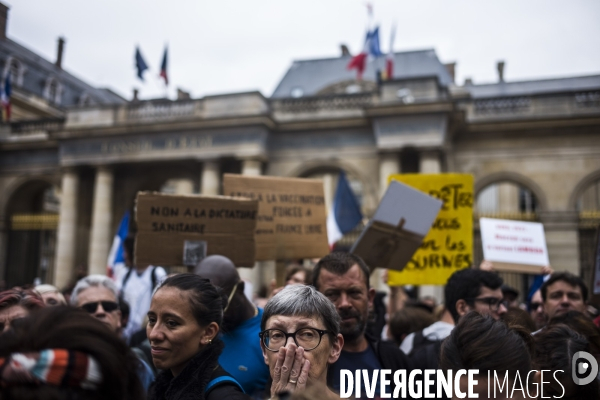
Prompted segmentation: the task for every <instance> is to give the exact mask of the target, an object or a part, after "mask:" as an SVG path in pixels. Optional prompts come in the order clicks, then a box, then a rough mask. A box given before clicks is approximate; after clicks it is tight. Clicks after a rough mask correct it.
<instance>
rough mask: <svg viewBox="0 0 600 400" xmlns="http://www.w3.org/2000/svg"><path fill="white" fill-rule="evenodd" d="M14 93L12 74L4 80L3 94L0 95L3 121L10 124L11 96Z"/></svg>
mask: <svg viewBox="0 0 600 400" xmlns="http://www.w3.org/2000/svg"><path fill="white" fill-rule="evenodd" d="M11 93H12V84H11V82H10V72H9V73H8V74H7V75H6V79H4V84H3V85H2V92H1V93H0V104H1V105H2V121H4V122H9V121H10V108H11V105H10V95H11Z"/></svg>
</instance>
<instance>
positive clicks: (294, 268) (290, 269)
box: [285, 264, 312, 285]
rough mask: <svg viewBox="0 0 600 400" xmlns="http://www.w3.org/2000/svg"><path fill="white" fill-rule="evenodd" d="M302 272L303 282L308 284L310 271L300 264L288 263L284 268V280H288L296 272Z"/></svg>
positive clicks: (310, 280)
mask: <svg viewBox="0 0 600 400" xmlns="http://www.w3.org/2000/svg"><path fill="white" fill-rule="evenodd" d="M300 271H302V272H304V284H305V285H310V284H311V283H312V271H311V270H310V269H308V268H306V267H305V266H303V265H300V264H290V265H288V266H287V267H286V269H285V281H286V282H287V281H289V280H290V279H291V278H292V276H294V275H296V273H298V272H300Z"/></svg>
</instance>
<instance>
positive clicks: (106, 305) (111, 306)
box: [81, 301, 119, 314]
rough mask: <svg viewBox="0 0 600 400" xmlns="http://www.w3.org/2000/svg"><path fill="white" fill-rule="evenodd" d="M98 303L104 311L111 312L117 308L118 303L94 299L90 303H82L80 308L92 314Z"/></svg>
mask: <svg viewBox="0 0 600 400" xmlns="http://www.w3.org/2000/svg"><path fill="white" fill-rule="evenodd" d="M98 304H101V305H102V309H103V310H104V311H106V312H112V311H115V310H116V309H117V308H119V305H118V304H117V303H115V302H114V301H94V302H92V303H85V304H83V305H82V306H81V308H83V309H84V310H85V311H87V312H89V313H90V314H93V313H95V312H96V310H97V309H98Z"/></svg>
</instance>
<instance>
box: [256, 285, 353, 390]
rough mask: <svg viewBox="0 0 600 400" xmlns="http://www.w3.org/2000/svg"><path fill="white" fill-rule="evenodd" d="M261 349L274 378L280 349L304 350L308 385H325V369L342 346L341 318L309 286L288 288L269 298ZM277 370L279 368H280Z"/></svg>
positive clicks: (263, 319)
mask: <svg viewBox="0 0 600 400" xmlns="http://www.w3.org/2000/svg"><path fill="white" fill-rule="evenodd" d="M260 327H261V331H262V332H261V334H260V335H261V347H262V350H263V356H264V358H265V363H267V365H268V366H269V369H270V371H271V377H273V376H274V373H275V372H276V369H277V367H278V365H277V359H278V356H279V354H280V351H281V350H280V349H281V348H285V349H286V350H287V349H289V350H290V351H296V350H297V349H298V348H299V347H301V348H302V349H304V350H303V357H304V358H306V359H307V360H309V361H310V369H309V371H308V383H309V384H312V383H315V382H321V383H325V382H326V377H327V366H328V365H329V364H332V363H334V362H336V361H337V359H338V357H339V355H340V352H341V349H342V347H343V345H344V338H343V337H342V335H341V334H340V317H339V315H338V313H337V311H336V309H335V307H334V306H333V304H332V303H331V302H330V301H329V300H328V299H327V298H326V297H325V296H324V295H323V294H321V293H319V292H318V291H317V290H316V289H315V288H314V287H312V286H304V285H291V286H287V287H285V288H284V289H283V290H282V291H281V292H279V293H277V294H276V295H275V296H273V298H271V299H270V300H269V301H268V302H267V304H266V306H265V310H264V313H263V316H262V321H261V325H260ZM279 367H280V366H279Z"/></svg>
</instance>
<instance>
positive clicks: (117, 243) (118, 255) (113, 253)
mask: <svg viewBox="0 0 600 400" xmlns="http://www.w3.org/2000/svg"><path fill="white" fill-rule="evenodd" d="M128 234H129V211H126V212H125V215H123V218H121V223H120V224H119V230H118V231H117V234H116V235H115V238H114V239H113V243H112V247H111V248H110V252H109V253H108V261H107V262H106V274H107V275H108V276H110V277H111V278H113V279H115V278H117V275H118V271H119V270H123V269H125V255H124V253H123V242H124V241H125V238H126V237H127V235H128Z"/></svg>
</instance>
